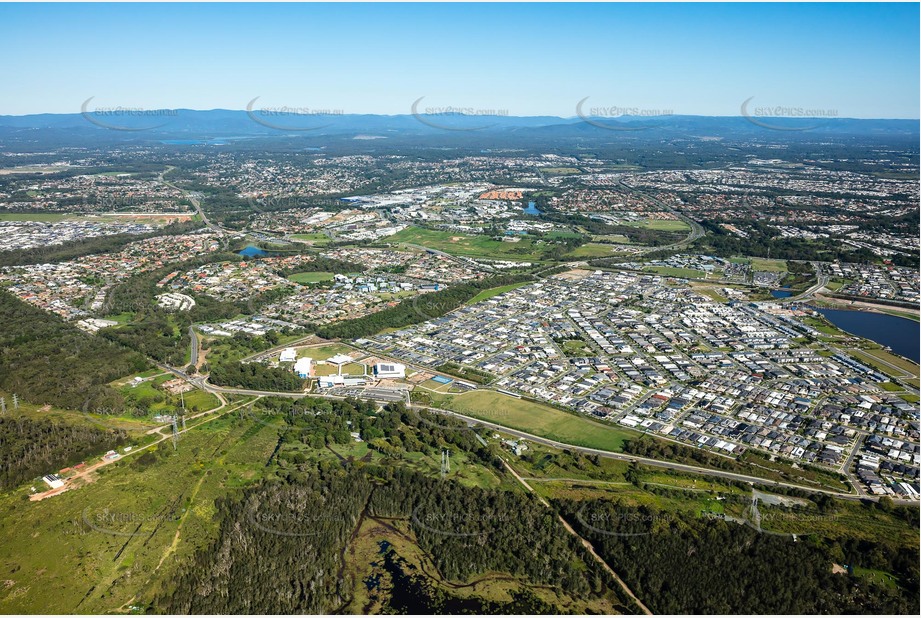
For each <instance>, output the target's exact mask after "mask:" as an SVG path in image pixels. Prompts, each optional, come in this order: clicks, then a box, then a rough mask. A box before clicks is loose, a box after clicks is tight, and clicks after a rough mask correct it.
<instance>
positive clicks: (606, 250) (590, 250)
mask: <svg viewBox="0 0 921 618" xmlns="http://www.w3.org/2000/svg"><path fill="white" fill-rule="evenodd" d="M619 254H620V252H619V251H618V249H617V246H616V245H608V244H603V243H595V242H590V243H586V244H584V245H581V246H579V247H576V248H575V249H573V250H572V251H570V252H569V253H567V254H566V257H580V258H596V257H608V256H610V255H619Z"/></svg>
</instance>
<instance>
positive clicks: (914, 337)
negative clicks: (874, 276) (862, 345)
mask: <svg viewBox="0 0 921 618" xmlns="http://www.w3.org/2000/svg"><path fill="white" fill-rule="evenodd" d="M818 311H819V313H821V314H822V315H823V316H825V318H826V319H827V320H828V321H829V322H831V323H832V324H834V325H835V326H837V327H838V328H840V329H841V330H843V331H846V332H849V333H851V334H852V335H857V336H858V337H863V338H865V339H870V340H872V341H875V342H876V343H878V344H880V345H883V346H888V347H889V348H892V351H893V352H895V353H896V354H899V355H901V356H904V357H905V358H909V359H911V360H913V361H914V362H916V363H917V362H919V356H921V351H919V348H918V337H919V335H921V325H919V324H918V322H915V321H914V320H909V319H908V318H900V317H897V316H894V315H888V314H885V313H871V312H869V311H852V310H850V309H818Z"/></svg>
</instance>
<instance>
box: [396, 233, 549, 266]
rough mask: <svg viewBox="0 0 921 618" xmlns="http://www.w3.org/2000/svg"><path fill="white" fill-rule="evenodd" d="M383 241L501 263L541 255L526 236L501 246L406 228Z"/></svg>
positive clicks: (540, 249) (497, 242)
mask: <svg viewBox="0 0 921 618" xmlns="http://www.w3.org/2000/svg"><path fill="white" fill-rule="evenodd" d="M386 241H387V242H393V243H407V244H412V245H421V246H423V247H427V248H429V249H435V250H437V251H444V252H445V253H450V254H452V255H466V256H470V257H484V258H501V259H503V260H539V259H540V258H541V255H542V252H543V247H541V246H537V245H535V243H534V241H533V240H532V239H530V238H528V237H527V236H523V237H521V240H520V241H518V242H503V241H501V240H493V239H492V238H490V237H488V236H470V235H468V234H457V233H455V232H445V231H441V230H427V229H424V228H419V227H408V228H406V229H405V230H401V231H399V232H397V233H396V234H394V235H393V236H388V237H387V238H386ZM544 246H547V245H544Z"/></svg>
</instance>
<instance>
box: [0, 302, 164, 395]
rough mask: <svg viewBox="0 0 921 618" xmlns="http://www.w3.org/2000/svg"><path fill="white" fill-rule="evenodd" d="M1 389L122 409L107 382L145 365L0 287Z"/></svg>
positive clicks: (132, 353)
mask: <svg viewBox="0 0 921 618" xmlns="http://www.w3.org/2000/svg"><path fill="white" fill-rule="evenodd" d="M0 323H2V324H3V328H2V329H0V389H2V390H5V391H6V392H9V393H16V394H18V395H19V396H20V397H21V398H23V399H24V400H26V401H30V402H32V403H37V404H51V405H54V406H58V407H62V408H70V409H81V410H94V409H99V408H106V409H114V410H120V409H122V408H123V407H124V398H123V397H122V396H121V394H120V393H119V392H117V391H116V390H115V389H113V388H112V387H110V386H108V383H109V382H111V381H112V380H115V379H116V378H120V377H122V376H126V375H130V374H132V373H137V372H138V371H142V370H144V369H146V368H147V367H148V364H147V361H146V359H145V358H144V357H143V356H141V355H140V354H139V353H138V352H136V351H134V350H130V349H128V348H126V347H124V346H121V345H119V344H117V343H115V342H112V341H108V340H106V339H104V338H102V337H94V336H92V335H89V334H87V333H85V332H83V331H81V330H79V329H78V328H76V327H75V326H72V325H70V324H68V323H67V322H65V321H64V320H62V319H61V318H59V317H58V316H56V315H54V314H51V313H48V312H46V311H43V310H41V309H39V308H38V307H33V306H32V305H29V304H27V303H24V302H22V301H20V300H19V299H17V298H15V297H14V296H12V295H11V294H9V293H8V292H6V291H2V290H0Z"/></svg>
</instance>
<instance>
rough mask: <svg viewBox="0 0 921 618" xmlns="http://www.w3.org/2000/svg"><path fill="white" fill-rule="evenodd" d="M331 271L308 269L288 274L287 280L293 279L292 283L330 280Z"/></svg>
mask: <svg viewBox="0 0 921 618" xmlns="http://www.w3.org/2000/svg"><path fill="white" fill-rule="evenodd" d="M332 280H333V273H327V272H319V271H308V272H302V273H294V274H293V275H288V281H293V282H294V283H319V282H321V281H332Z"/></svg>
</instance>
